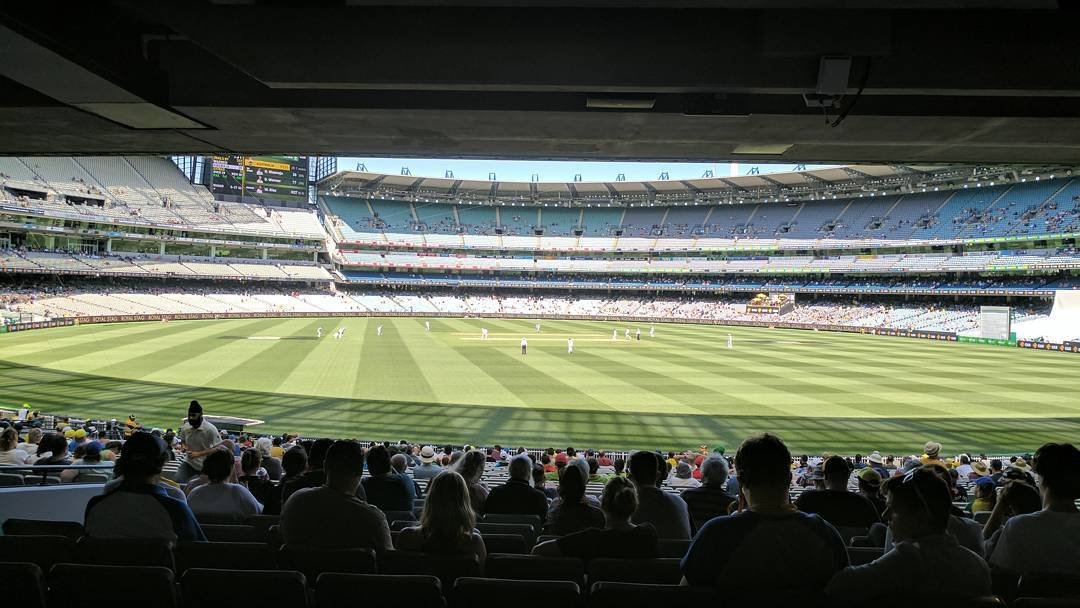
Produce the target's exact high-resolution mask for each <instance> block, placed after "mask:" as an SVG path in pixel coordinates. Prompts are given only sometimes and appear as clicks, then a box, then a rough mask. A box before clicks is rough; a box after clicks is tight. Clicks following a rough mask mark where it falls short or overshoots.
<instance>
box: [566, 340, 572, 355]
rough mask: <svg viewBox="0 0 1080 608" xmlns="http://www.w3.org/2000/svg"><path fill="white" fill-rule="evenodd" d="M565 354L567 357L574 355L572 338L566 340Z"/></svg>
mask: <svg viewBox="0 0 1080 608" xmlns="http://www.w3.org/2000/svg"><path fill="white" fill-rule="evenodd" d="M566 354H568V355H572V354H574V339H573V338H567V339H566Z"/></svg>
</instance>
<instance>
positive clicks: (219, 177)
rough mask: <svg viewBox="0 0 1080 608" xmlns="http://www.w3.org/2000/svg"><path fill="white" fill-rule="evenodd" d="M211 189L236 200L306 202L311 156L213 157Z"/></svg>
mask: <svg viewBox="0 0 1080 608" xmlns="http://www.w3.org/2000/svg"><path fill="white" fill-rule="evenodd" d="M210 159H211V162H209V163H207V164H206V166H207V169H208V170H209V173H210V176H209V179H206V180H205V183H207V184H209V186H210V191H211V192H213V194H214V197H215V198H218V199H220V200H227V201H234V202H255V201H280V202H289V203H303V202H305V201H307V198H308V157H307V156H239V155H235V154H231V155H228V156H212V157H210Z"/></svg>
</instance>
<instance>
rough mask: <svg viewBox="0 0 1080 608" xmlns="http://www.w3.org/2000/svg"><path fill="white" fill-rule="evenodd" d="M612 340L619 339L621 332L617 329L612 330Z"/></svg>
mask: <svg viewBox="0 0 1080 608" xmlns="http://www.w3.org/2000/svg"><path fill="white" fill-rule="evenodd" d="M611 339H612V340H618V339H619V330H617V329H612V330H611Z"/></svg>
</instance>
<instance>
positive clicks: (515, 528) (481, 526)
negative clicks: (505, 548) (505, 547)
mask: <svg viewBox="0 0 1080 608" xmlns="http://www.w3.org/2000/svg"><path fill="white" fill-rule="evenodd" d="M476 530H477V531H478V532H480V534H520V535H521V537H522V538H523V539H524V540H525V544H526V545H527V546H529V547H530V548H531V547H532V546H533V545H535V544H536V528H534V527H533V526H532V524H500V523H491V522H487V521H481V522H478V523H477V524H476Z"/></svg>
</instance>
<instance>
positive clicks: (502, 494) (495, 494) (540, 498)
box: [484, 454, 547, 521]
mask: <svg viewBox="0 0 1080 608" xmlns="http://www.w3.org/2000/svg"><path fill="white" fill-rule="evenodd" d="M508 468H509V473H510V479H508V480H507V482H506V483H504V484H503V485H501V486H499V487H497V488H494V489H492V490H491V493H490V494H488V498H487V502H485V503H484V508H485V509H486V510H487V512H488V513H511V514H520V515H536V516H537V517H539V518H540V521H544V518H545V517H546V515H547V497H546V496H544V493H543V492H542V491H541V490H537V489H536V488H534V487H532V481H531V477H532V468H533V462H532V459H531V458H529V456H528V455H526V454H518V455H517V456H514V457H513V458H511V459H510V466H509V467H508Z"/></svg>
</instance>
